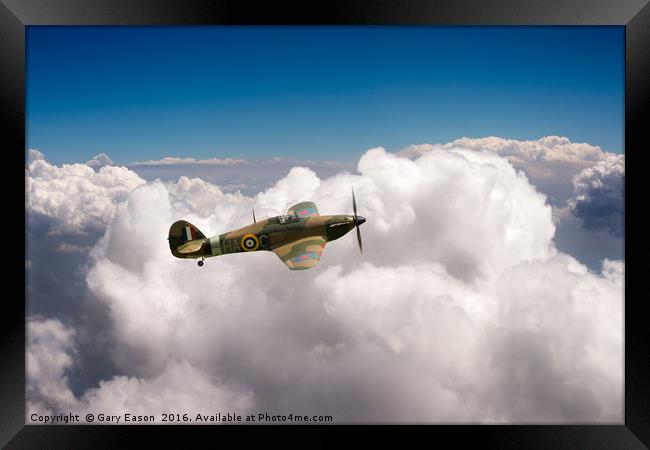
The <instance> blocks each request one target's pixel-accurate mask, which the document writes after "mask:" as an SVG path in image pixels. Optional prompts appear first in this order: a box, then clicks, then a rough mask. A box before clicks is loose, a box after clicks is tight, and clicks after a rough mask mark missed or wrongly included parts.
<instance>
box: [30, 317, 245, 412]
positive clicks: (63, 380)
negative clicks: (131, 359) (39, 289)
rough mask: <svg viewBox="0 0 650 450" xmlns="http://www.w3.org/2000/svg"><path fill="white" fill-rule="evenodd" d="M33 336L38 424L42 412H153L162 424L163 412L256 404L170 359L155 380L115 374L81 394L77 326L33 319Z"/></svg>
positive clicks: (32, 401)
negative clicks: (76, 375)
mask: <svg viewBox="0 0 650 450" xmlns="http://www.w3.org/2000/svg"><path fill="white" fill-rule="evenodd" d="M27 335H28V339H29V341H28V347H27V350H28V351H27V393H28V402H27V411H26V420H27V421H28V422H33V423H38V419H37V417H38V416H39V415H40V416H43V415H57V414H61V413H63V414H68V413H73V414H80V415H81V416H85V415H86V413H89V412H92V413H94V414H95V416H96V417H98V415H99V414H100V413H101V414H104V415H120V416H121V417H122V421H121V422H120V423H122V424H124V423H125V422H124V419H123V418H124V415H125V413H130V414H131V415H151V414H153V415H155V418H156V420H155V421H156V422H157V423H161V422H162V414H163V413H167V414H169V413H170V412H171V411H172V410H173V413H175V414H180V415H183V414H188V415H190V416H192V417H194V415H195V414H196V413H197V412H203V413H204V414H210V415H212V414H215V413H217V412H223V413H226V412H232V411H237V412H243V411H249V410H250V408H251V397H252V396H251V393H250V392H247V391H243V390H237V389H236V388H235V389H230V388H229V387H227V386H224V385H223V383H221V382H220V381H219V380H217V379H215V378H214V377H212V376H210V375H209V374H207V373H205V372H203V371H201V370H199V369H197V368H196V367H194V366H192V365H190V364H189V363H188V362H187V361H183V360H169V361H167V362H166V365H165V366H164V367H163V368H162V370H161V371H160V372H159V373H158V374H157V375H156V376H154V377H151V378H149V379H142V378H137V377H126V376H115V377H113V378H111V379H110V380H104V381H100V383H99V386H98V387H96V388H91V389H88V390H87V391H86V392H84V394H83V395H82V396H81V397H75V395H74V393H73V392H72V390H71V387H70V383H69V380H68V376H67V374H68V372H69V371H70V370H71V369H73V368H74V367H75V365H76V364H77V363H76V362H75V356H76V343H75V339H74V337H75V332H74V330H72V329H70V328H69V327H66V326H64V325H63V324H62V323H61V322H60V321H59V320H56V319H47V320H43V319H40V318H30V320H29V321H28V323H27ZM170 408H171V409H170ZM33 414H36V419H35V418H34V417H33ZM82 420H83V419H82ZM98 423H99V422H98Z"/></svg>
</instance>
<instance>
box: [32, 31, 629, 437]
mask: <svg viewBox="0 0 650 450" xmlns="http://www.w3.org/2000/svg"><path fill="white" fill-rule="evenodd" d="M27 33H28V36H27V38H28V39H27V52H28V55H27V56H28V67H27V94H28V98H27V103H28V108H27V122H28V126H27V134H28V148H27V149H26V153H27V155H26V156H27V157H26V164H25V178H26V183H25V187H26V205H25V208H26V212H27V218H28V222H27V226H26V234H27V239H26V241H27V242H26V247H27V252H26V260H25V270H26V280H27V295H26V297H27V301H26V303H27V304H26V323H27V325H26V330H27V345H26V360H27V364H26V378H27V386H26V418H25V419H26V422H28V423H42V421H41V420H40V419H39V417H46V416H48V415H52V417H54V415H55V414H56V413H64V414H65V413H73V414H75V413H76V414H79V415H80V416H81V417H85V415H86V414H87V413H92V414H94V415H95V416H98V415H99V414H110V415H117V416H121V417H122V419H124V414H125V413H127V412H129V413H133V414H146V415H151V414H153V415H155V420H154V421H155V422H157V423H162V414H163V413H168V412H169V411H170V408H173V412H175V413H180V414H185V413H186V414H188V417H190V418H192V419H193V420H194V419H195V418H196V416H197V414H199V415H200V414H203V415H206V414H207V415H214V414H215V413H217V412H220V413H222V414H225V413H236V414H241V415H244V416H246V415H256V414H259V413H269V414H294V415H311V414H320V415H330V416H332V418H333V421H334V422H340V423H387V422H388V423H481V424H494V423H528V424H531V423H545V424H551V423H563V424H567V423H574V424H575V423H581V424H584V423H599V424H621V423H623V420H624V411H623V399H624V395H623V394H624V385H623V380H624V364H623V362H624V358H623V356H624V353H623V336H624V334H623V331H624V326H623V306H624V291H623V284H624V274H625V258H624V242H625V228H624V226H625V208H624V206H625V203H624V185H625V154H624V152H622V150H623V145H622V139H623V132H622V131H623V128H622V126H623V110H622V107H623V28H622V27H586V28H585V27H581V28H578V27H549V28H533V27H520V28H515V27H510V28H485V27H476V28H453V27H447V28H433V27H412V28H400V27H375V28H371V27H355V28H334V27H318V28H308V27H303V28H283V27H277V28H271V27H267V28H257V27H251V28H247V27H237V28H218V27H214V28H212V27H172V28H159V27H149V28H127V27H124V28H120V27H101V28H93V27H61V28H52V27H28V31H27ZM352 187H354V192H355V196H356V203H357V205H358V210H359V211H358V212H359V214H360V215H362V216H363V217H365V218H366V219H367V221H366V222H365V223H364V224H363V225H362V227H361V233H362V235H363V253H360V252H359V248H358V246H357V242H356V236H355V233H354V232H352V233H350V234H349V235H346V236H343V237H342V238H340V239H338V240H336V241H334V242H328V243H327V245H326V247H325V248H324V250H323V254H322V256H321V259H320V261H319V263H318V264H317V265H316V266H315V267H313V268H311V269H309V270H305V271H290V270H288V269H287V267H286V266H285V265H284V264H283V263H282V261H281V260H280V259H279V258H278V257H277V255H275V254H273V252H268V251H263V252H262V251H260V252H254V253H252V254H244V253H236V254H231V255H223V256H219V257H216V258H209V259H206V260H205V264H204V266H202V267H199V266H197V264H196V261H195V260H187V259H178V258H174V256H173V255H172V254H171V252H170V248H169V243H168V240H167V237H168V232H169V228H170V225H171V224H172V223H173V222H175V221H176V220H179V219H184V220H187V221H189V222H191V223H192V224H194V225H195V226H196V227H197V228H198V229H200V230H201V231H202V232H203V233H204V234H205V235H206V236H214V235H218V234H221V233H224V232H227V231H230V230H233V229H237V228H240V227H242V226H245V225H247V224H249V223H250V222H251V219H252V217H251V210H254V211H255V214H256V217H257V219H258V220H261V219H263V218H265V217H271V216H275V215H279V214H284V213H285V212H286V211H287V209H288V208H289V207H290V206H292V205H294V204H296V203H299V202H302V201H314V202H315V203H316V204H317V207H318V210H319V212H320V214H350V213H351V212H352V198H351V193H350V189H351V188H352ZM213 422H214V421H213ZM246 422H248V423H253V422H251V421H249V420H246ZM120 423H124V421H123V420H122V422H120Z"/></svg>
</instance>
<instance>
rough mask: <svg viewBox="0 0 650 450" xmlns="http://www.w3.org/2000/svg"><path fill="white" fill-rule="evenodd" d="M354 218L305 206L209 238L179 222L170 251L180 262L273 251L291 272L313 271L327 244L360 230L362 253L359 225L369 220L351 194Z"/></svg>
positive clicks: (172, 230)
mask: <svg viewBox="0 0 650 450" xmlns="http://www.w3.org/2000/svg"><path fill="white" fill-rule="evenodd" d="M352 209H353V211H354V215H352V216H345V215H334V216H321V215H319V214H318V209H317V208H316V204H315V203H314V202H302V203H298V204H296V205H293V206H292V207H291V208H289V211H288V212H287V214H285V215H282V216H276V217H271V218H268V219H264V220H260V221H259V222H258V221H256V220H255V211H253V223H252V224H250V225H247V226H245V227H243V228H239V229H237V230H234V231H230V232H228V233H224V234H220V235H218V236H213V237H211V238H206V237H205V235H204V234H203V233H201V231H199V229H198V228H196V227H195V226H194V225H192V224H191V223H189V222H187V221H185V220H178V221H176V222H174V223H173V224H172V226H171V227H170V228H169V237H168V238H167V239H168V240H169V248H170V250H171V252H172V255H174V256H175V257H177V258H200V259H199V261H198V264H199V266H203V261H204V260H205V258H210V257H211V256H219V255H225V254H228V253H238V252H256V251H262V250H266V251H272V252H273V253H275V254H276V255H278V256H279V257H280V259H281V260H282V262H283V263H285V264H286V266H287V267H288V268H289V269H291V270H304V269H309V268H311V267H314V266H315V265H316V264H318V262H319V261H320V257H321V254H322V253H323V249H324V248H325V244H327V243H328V242H330V241H334V240H336V239H338V238H340V237H341V236H343V235H345V234H347V232H348V231H350V230H352V228H355V227H356V229H357V240H358V242H359V250H360V251H361V252H363V246H362V244H361V232H360V231H359V225H361V224H363V223H364V222H365V221H366V219H365V218H363V217H361V216H357V202H356V200H355V198H354V190H353V191H352Z"/></svg>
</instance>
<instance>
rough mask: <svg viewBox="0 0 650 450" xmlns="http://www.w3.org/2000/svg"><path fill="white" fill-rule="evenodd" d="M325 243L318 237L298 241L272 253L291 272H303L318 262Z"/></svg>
mask: <svg viewBox="0 0 650 450" xmlns="http://www.w3.org/2000/svg"><path fill="white" fill-rule="evenodd" d="M326 242H327V241H325V239H323V238H322V237H320V236H314V237H308V238H303V239H298V240H297V241H294V242H291V243H289V244H285V245H283V246H281V247H278V248H276V249H275V250H273V252H274V253H275V254H276V255H278V256H279V257H280V259H281V260H282V262H283V263H285V264H286V265H287V267H288V268H289V269H291V270H304V269H309V268H311V267H314V266H315V265H316V264H318V261H320V256H321V253H323V249H324V248H325V244H326Z"/></svg>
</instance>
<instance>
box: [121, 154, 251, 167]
mask: <svg viewBox="0 0 650 450" xmlns="http://www.w3.org/2000/svg"><path fill="white" fill-rule="evenodd" d="M185 164H199V165H209V166H235V165H240V164H248V162H247V161H246V160H244V159H233V158H225V159H219V158H208V159H194V158H179V157H176V156H167V157H165V158H162V159H157V160H149V161H135V162H132V163H129V164H127V166H171V165H185Z"/></svg>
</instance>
